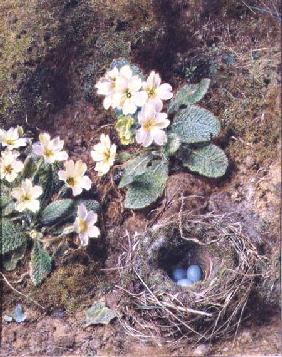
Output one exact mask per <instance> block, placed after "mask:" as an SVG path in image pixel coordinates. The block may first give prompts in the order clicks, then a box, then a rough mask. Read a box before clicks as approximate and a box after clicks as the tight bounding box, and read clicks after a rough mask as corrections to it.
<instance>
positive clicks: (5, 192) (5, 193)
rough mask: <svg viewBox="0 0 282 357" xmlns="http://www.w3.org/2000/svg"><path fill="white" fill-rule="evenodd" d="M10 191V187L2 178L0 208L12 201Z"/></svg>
mask: <svg viewBox="0 0 282 357" xmlns="http://www.w3.org/2000/svg"><path fill="white" fill-rule="evenodd" d="M10 191H11V190H10V189H9V187H7V186H6V185H5V184H4V182H3V181H2V180H0V208H3V207H5V206H7V204H8V203H9V202H11V201H12V199H11V192H10Z"/></svg>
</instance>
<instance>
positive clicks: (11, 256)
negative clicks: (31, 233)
mask: <svg viewBox="0 0 282 357" xmlns="http://www.w3.org/2000/svg"><path fill="white" fill-rule="evenodd" d="M26 246H27V241H25V242H24V243H23V244H22V245H21V246H20V247H18V248H17V249H16V250H14V251H12V252H10V253H7V254H5V255H4V256H3V260H2V263H3V268H4V269H5V270H7V271H12V270H15V269H16V267H17V264H18V261H19V260H21V259H22V258H23V257H24V255H25V252H26Z"/></svg>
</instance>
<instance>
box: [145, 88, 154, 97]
mask: <svg viewBox="0 0 282 357" xmlns="http://www.w3.org/2000/svg"><path fill="white" fill-rule="evenodd" d="M147 93H148V96H149V98H152V97H154V96H155V95H156V90H155V88H149V89H148V90H147Z"/></svg>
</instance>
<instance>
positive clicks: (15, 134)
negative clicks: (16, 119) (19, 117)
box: [0, 126, 27, 150]
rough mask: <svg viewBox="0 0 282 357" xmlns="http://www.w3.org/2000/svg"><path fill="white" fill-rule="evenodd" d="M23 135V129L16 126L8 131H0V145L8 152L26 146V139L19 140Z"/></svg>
mask: <svg viewBox="0 0 282 357" xmlns="http://www.w3.org/2000/svg"><path fill="white" fill-rule="evenodd" d="M22 135H23V128H22V127H21V126H17V127H16V128H10V129H9V130H4V129H0V143H1V145H2V146H4V147H7V148H8V149H9V150H13V149H17V148H19V147H21V146H26V145H27V139H26V138H21V136H22Z"/></svg>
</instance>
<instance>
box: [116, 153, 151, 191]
mask: <svg viewBox="0 0 282 357" xmlns="http://www.w3.org/2000/svg"><path fill="white" fill-rule="evenodd" d="M151 160H152V155H151V154H143V155H140V156H138V157H136V158H134V159H132V160H129V161H128V162H127V163H126V167H125V170H124V173H123V176H122V178H121V180H120V183H119V185H118V187H119V188H123V187H125V186H127V185H129V184H130V183H132V182H133V181H134V178H135V177H136V176H139V175H142V174H143V173H144V172H145V171H146V170H147V166H148V164H149V162H150V161H151Z"/></svg>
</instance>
